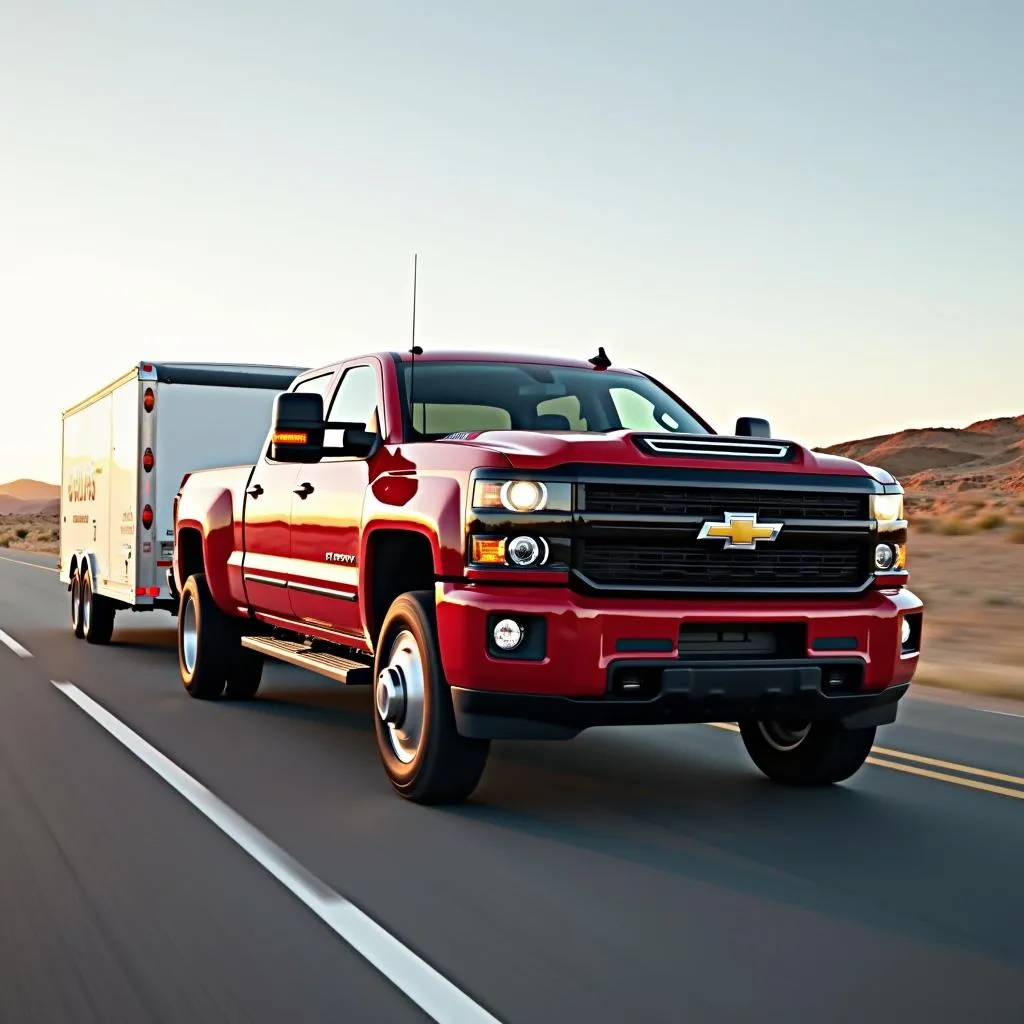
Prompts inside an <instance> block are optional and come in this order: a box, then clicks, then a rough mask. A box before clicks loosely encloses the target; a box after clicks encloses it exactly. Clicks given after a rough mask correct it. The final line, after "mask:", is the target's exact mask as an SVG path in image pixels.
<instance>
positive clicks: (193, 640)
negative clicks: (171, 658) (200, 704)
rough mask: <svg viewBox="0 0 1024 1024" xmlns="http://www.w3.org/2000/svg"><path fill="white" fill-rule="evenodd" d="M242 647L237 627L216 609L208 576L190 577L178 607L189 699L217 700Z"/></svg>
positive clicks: (180, 651)
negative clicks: (207, 580) (207, 582)
mask: <svg viewBox="0 0 1024 1024" xmlns="http://www.w3.org/2000/svg"><path fill="white" fill-rule="evenodd" d="M240 646H241V645H240V644H239V631H238V626H237V625H236V624H235V623H234V622H233V621H232V620H231V619H230V618H229V617H228V616H227V615H225V614H224V613H223V612H222V611H221V610H220V609H219V608H218V607H217V605H216V603H215V602H214V600H213V597H212V596H211V594H210V589H209V587H208V586H207V585H206V575H205V574H204V573H197V574H196V575H194V576H190V577H189V578H188V580H187V581H186V583H185V586H184V587H183V588H182V591H181V601H180V602H179V605H178V671H179V673H180V674H181V682H182V685H183V686H184V687H185V690H186V692H187V693H188V694H189V696H191V697H195V698H196V699H197V700H216V699H217V698H218V697H219V696H220V695H221V694H222V693H223V692H224V686H225V684H226V682H227V678H228V672H229V670H230V669H231V663H232V659H233V656H234V653H235V650H236V648H238V647H240Z"/></svg>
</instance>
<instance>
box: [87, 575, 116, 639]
mask: <svg viewBox="0 0 1024 1024" xmlns="http://www.w3.org/2000/svg"><path fill="white" fill-rule="evenodd" d="M81 609H82V636H83V637H84V638H85V642H86V643H89V644H109V643H110V638H111V637H112V636H113V635H114V616H115V615H116V614H117V605H116V604H114V602H113V601H111V600H110V598H109V597H104V596H103V595H102V594H97V593H96V592H95V591H94V590H93V589H92V573H91V572H90V571H89V569H88V568H86V570H85V572H84V573H83V575H82V604H81Z"/></svg>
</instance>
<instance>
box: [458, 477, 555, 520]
mask: <svg viewBox="0 0 1024 1024" xmlns="http://www.w3.org/2000/svg"><path fill="white" fill-rule="evenodd" d="M547 503H548V489H547V486H546V485H545V484H542V483H540V482H539V481H537V480H505V481H501V480H477V481H476V483H475V484H474V486H473V508H494V509H498V508H503V509H505V510H506V511H508V512H539V511H540V510H541V509H543V508H544V507H545V506H546V505H547Z"/></svg>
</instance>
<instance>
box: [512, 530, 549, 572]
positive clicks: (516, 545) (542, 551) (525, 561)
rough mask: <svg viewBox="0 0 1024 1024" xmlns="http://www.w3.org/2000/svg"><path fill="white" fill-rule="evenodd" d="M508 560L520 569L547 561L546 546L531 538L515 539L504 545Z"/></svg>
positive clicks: (542, 542)
mask: <svg viewBox="0 0 1024 1024" xmlns="http://www.w3.org/2000/svg"><path fill="white" fill-rule="evenodd" d="M505 553H506V555H507V556H508V560H509V561H510V562H511V563H512V564H513V565H517V566H519V567H520V568H522V569H527V568H529V567H530V566H531V565H540V564H542V563H543V562H545V561H547V544H546V543H545V542H544V541H543V540H541V541H538V540H535V539H534V538H533V537H516V538H514V539H513V540H511V541H509V543H508V544H506V545H505Z"/></svg>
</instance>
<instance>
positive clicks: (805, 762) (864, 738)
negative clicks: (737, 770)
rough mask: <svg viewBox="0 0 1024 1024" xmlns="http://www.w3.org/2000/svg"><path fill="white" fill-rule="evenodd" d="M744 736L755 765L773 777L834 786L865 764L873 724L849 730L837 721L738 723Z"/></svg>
mask: <svg viewBox="0 0 1024 1024" xmlns="http://www.w3.org/2000/svg"><path fill="white" fill-rule="evenodd" d="M739 727H740V736H741V738H742V739H743V745H744V746H745V747H746V748H747V753H748V754H749V755H750V759H751V760H752V761H753V762H754V764H755V765H757V767H758V768H759V769H760V770H761V771H762V772H763V773H764V774H765V775H766V776H768V778H769V779H771V780H772V781H773V782H780V783H783V784H784V785H788V786H830V785H833V784H834V783H837V782H843V781H844V780H845V779H848V778H850V776H851V775H854V774H855V773H856V772H857V771H859V770H860V768H861V767H862V766H863V764H864V762H865V761H866V760H867V757H868V754H870V753H871V747H872V745H873V744H874V742H875V728H874V727H871V728H867V729H846V728H844V726H843V725H842V723H840V722H837V721H817V722H757V721H747V722H740V723H739Z"/></svg>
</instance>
